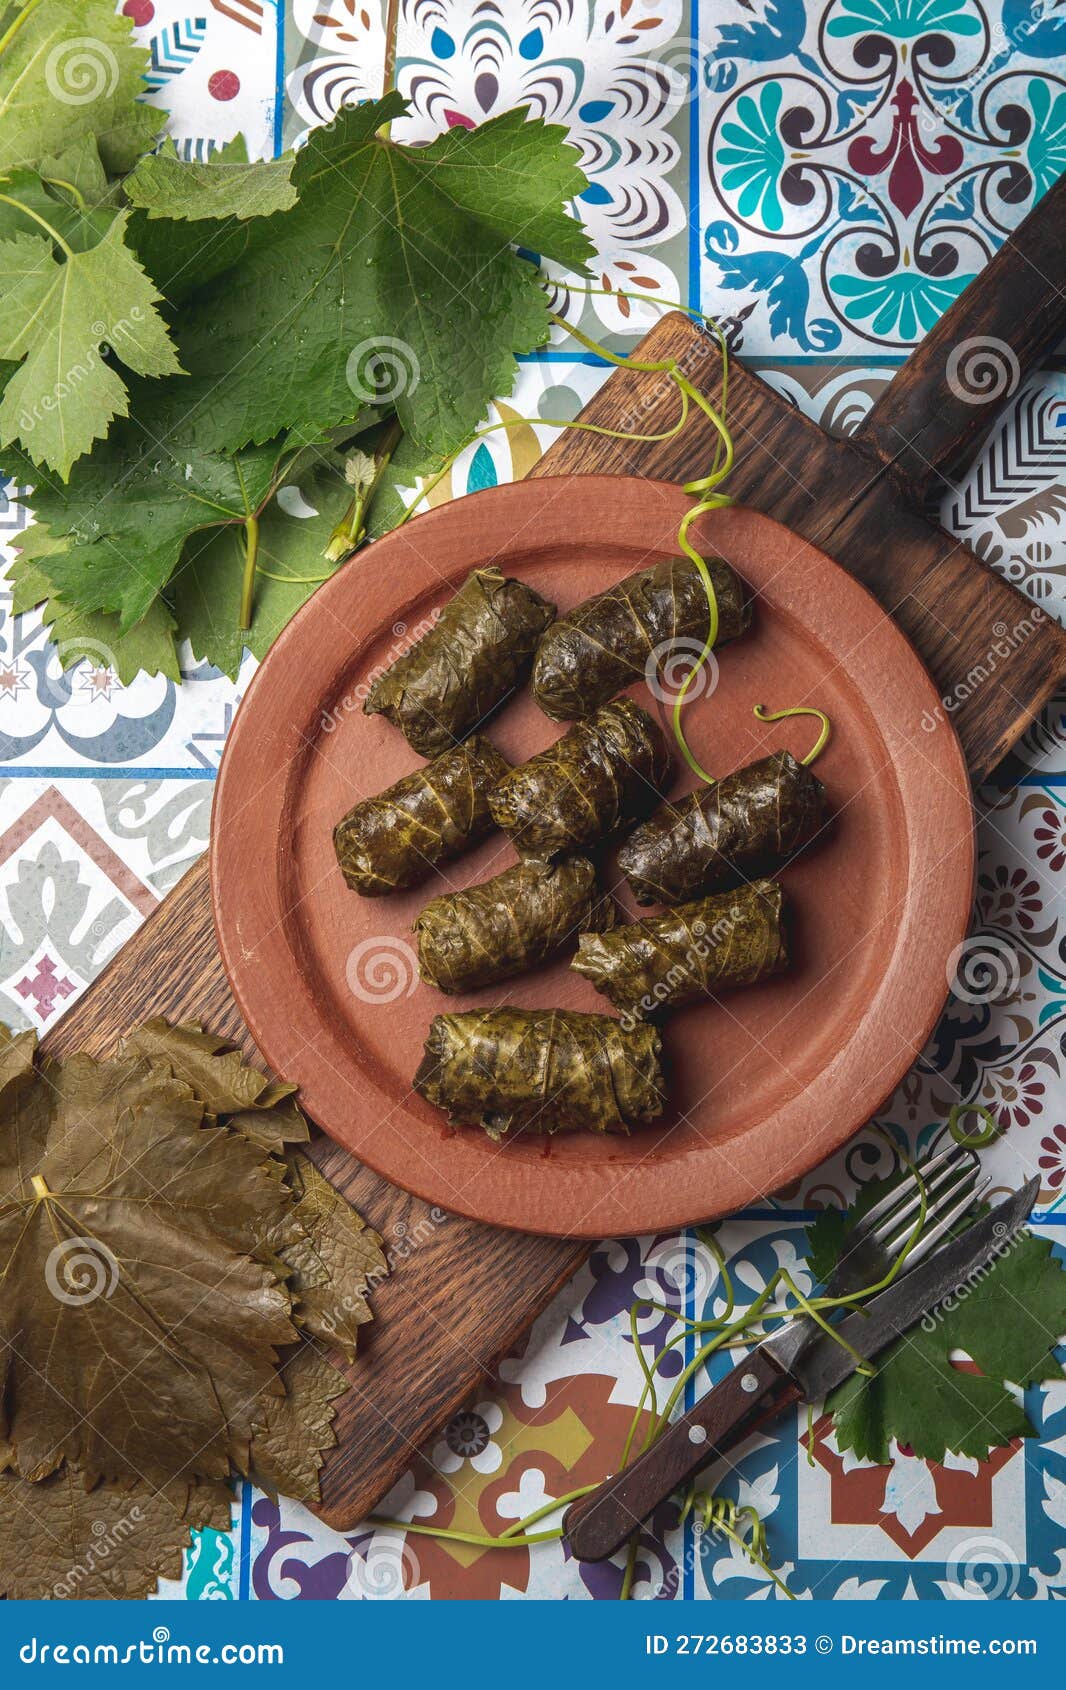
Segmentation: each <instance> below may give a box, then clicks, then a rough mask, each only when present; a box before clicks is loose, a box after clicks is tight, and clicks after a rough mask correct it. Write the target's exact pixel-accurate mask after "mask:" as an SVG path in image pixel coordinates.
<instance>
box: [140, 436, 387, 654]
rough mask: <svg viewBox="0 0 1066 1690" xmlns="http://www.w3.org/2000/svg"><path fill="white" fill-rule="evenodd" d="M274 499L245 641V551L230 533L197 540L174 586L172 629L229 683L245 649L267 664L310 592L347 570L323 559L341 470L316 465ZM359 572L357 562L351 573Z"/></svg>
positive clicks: (339, 502)
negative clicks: (241, 626) (174, 622)
mask: <svg viewBox="0 0 1066 1690" xmlns="http://www.w3.org/2000/svg"><path fill="white" fill-rule="evenodd" d="M279 492H280V494H281V503H279V501H278V499H277V497H275V498H274V499H272V500H271V502H270V504H269V505H268V506H267V508H266V510H265V511H264V512H263V514H262V515H261V516H260V518H259V571H258V574H257V576H256V584H255V597H254V600H253V608H252V625H251V628H250V629H249V630H248V631H247V632H246V633H241V632H240V631H239V627H238V624H239V620H240V602H241V581H242V577H243V574H244V548H243V544H242V543H241V540H240V538H239V536H237V535H236V534H235V533H233V532H230V531H226V530H222V531H220V532H216V533H214V534H206V535H197V536H195V537H194V539H193V540H192V542H191V543H190V545H189V547H188V550H187V554H186V557H185V559H184V561H183V563H182V566H181V568H180V570H179V571H178V574H177V576H176V577H175V579H174V583H173V601H174V610H175V615H176V616H177V619H178V626H179V628H180V629H181V632H182V634H183V635H184V637H185V638H186V639H188V640H189V642H190V644H191V645H192V649H193V653H194V655H195V656H196V657H198V658H204V659H206V660H207V661H208V662H209V663H213V664H215V666H216V667H217V668H219V669H221V670H222V671H223V672H224V673H225V674H227V675H229V676H230V677H231V678H232V679H234V680H235V679H236V678H237V672H238V670H239V669H240V666H241V660H242V658H243V656H244V652H245V649H247V650H249V651H251V652H253V653H254V654H255V656H256V657H265V655H266V653H267V651H268V649H269V648H270V646H271V645H273V643H274V641H275V640H276V639H277V637H278V635H279V634H280V632H281V630H282V628H284V626H285V624H286V622H288V621H289V619H290V617H292V616H293V615H295V613H296V611H297V610H299V608H300V606H301V605H302V604H303V603H304V601H305V600H306V599H309V598H310V597H311V594H312V593H313V592H314V591H315V588H316V587H317V586H319V585H320V584H321V582H322V581H323V580H325V579H326V578H327V577H328V576H329V575H331V574H333V573H335V571H336V569H337V568H340V567H347V566H345V565H336V564H335V565H333V566H332V567H331V566H330V565H329V564H328V563H327V562H326V561H325V559H324V557H323V555H322V554H323V550H324V547H325V545H326V542H327V541H328V539H329V536H330V533H331V532H332V530H333V528H334V526H335V525H336V523H338V522H339V521H340V520H341V518H342V516H343V515H344V512H345V510H346V509H347V506H348V502H349V499H350V496H351V488H350V487H349V486H348V484H347V482H346V481H345V479H344V475H343V472H342V470H341V469H340V467H339V466H334V465H333V464H332V463H331V462H329V461H323V462H320V463H319V464H318V465H317V466H316V469H315V470H314V471H313V472H308V473H305V474H303V475H301V476H299V477H298V478H296V479H295V480H289V481H288V482H287V483H286V484H285V486H283V487H282V488H280V489H279ZM360 566H361V559H360V558H359V557H356V558H355V559H354V560H353V562H352V565H351V567H352V568H356V569H358V568H359V567H360ZM279 577H283V579H279Z"/></svg>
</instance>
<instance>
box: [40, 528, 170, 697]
mask: <svg viewBox="0 0 1066 1690" xmlns="http://www.w3.org/2000/svg"><path fill="white" fill-rule="evenodd" d="M7 578H8V584H9V585H10V587H11V600H12V609H13V611H14V613H15V615H16V616H17V615H19V614H21V613H22V612H24V611H27V610H34V609H36V607H37V606H38V605H40V606H41V607H42V610H41V620H42V622H43V623H44V626H45V628H46V629H47V630H48V637H49V639H50V640H51V641H52V644H53V645H54V646H55V648H56V655H57V656H58V658H59V663H60V667H61V668H63V669H72V668H73V667H74V666H75V664H77V663H83V662H88V663H90V664H93V665H95V666H97V667H99V666H101V665H106V667H107V668H109V669H113V670H114V672H115V674H116V675H117V676H118V678H119V680H120V681H121V682H122V684H123V686H129V684H130V682H131V681H134V680H136V678H137V676H138V675H139V674H140V673H141V671H142V669H143V670H145V671H146V672H147V673H148V674H149V675H160V674H161V675H166V676H167V677H168V679H169V680H172V681H180V680H181V669H180V666H179V664H178V654H177V651H176V650H175V646H174V627H175V623H174V617H173V615H172V614H171V612H170V610H169V609H168V608H167V606H166V605H165V604H164V603H163V601H162V599H159V598H157V599H153V601H152V603H151V604H150V605H149V607H148V610H147V612H146V613H145V615H144V616H143V617H142V618H141V620H140V622H138V623H137V624H136V626H135V627H133V628H131V629H130V630H129V632H128V633H125V634H123V633H120V631H119V625H118V617H117V616H109V615H108V614H107V613H106V612H105V611H100V610H75V609H72V607H71V606H70V605H68V604H64V602H63V600H62V599H60V598H58V597H57V596H56V595H55V593H54V592H53V590H52V583H51V581H50V579H49V577H48V573H47V566H46V565H42V564H39V563H37V562H35V561H34V559H33V558H30V557H26V556H25V555H24V554H21V555H19V556H18V557H16V558H15V560H14V562H13V563H12V564H11V565H10V566H9V568H8V575H7Z"/></svg>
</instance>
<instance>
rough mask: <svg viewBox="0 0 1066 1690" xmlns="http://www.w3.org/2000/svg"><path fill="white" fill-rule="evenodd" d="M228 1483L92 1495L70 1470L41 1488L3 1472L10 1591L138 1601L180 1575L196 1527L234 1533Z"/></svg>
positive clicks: (1, 1585)
mask: <svg viewBox="0 0 1066 1690" xmlns="http://www.w3.org/2000/svg"><path fill="white" fill-rule="evenodd" d="M232 1502H233V1497H232V1494H231V1492H230V1490H229V1488H228V1486H226V1485H224V1484H221V1483H210V1484H194V1485H186V1484H183V1483H181V1482H176V1483H173V1484H171V1485H168V1486H166V1487H165V1488H164V1489H163V1490H156V1489H154V1488H152V1487H150V1486H147V1485H133V1486H130V1485H125V1484H113V1483H108V1482H106V1481H103V1482H101V1483H100V1484H98V1485H95V1486H94V1487H93V1488H92V1489H91V1490H90V1489H86V1485H85V1480H84V1476H83V1475H82V1474H81V1473H79V1472H77V1471H76V1470H75V1469H74V1468H72V1467H68V1466H64V1467H62V1468H61V1469H60V1470H59V1472H58V1473H53V1474H51V1475H50V1477H49V1478H47V1479H42V1480H41V1481H40V1482H39V1483H37V1484H30V1483H29V1482H28V1481H27V1480H26V1479H21V1478H19V1476H18V1474H17V1473H5V1474H3V1476H0V1594H2V1595H4V1596H7V1597H11V1598H14V1599H15V1600H16V1601H40V1600H42V1599H47V1598H52V1599H55V1600H64V1599H70V1598H77V1599H81V1600H94V1599H95V1600H98V1601H99V1600H106V1599H111V1600H117V1601H130V1600H133V1599H135V1598H137V1597H142V1596H147V1595H148V1594H149V1592H150V1591H152V1590H154V1589H155V1587H156V1584H157V1582H158V1580H159V1579H160V1578H180V1577H181V1572H182V1565H183V1556H184V1551H185V1549H186V1547H187V1545H188V1542H189V1533H190V1530H191V1529H192V1528H193V1527H204V1526H212V1527H213V1528H214V1529H215V1530H216V1531H228V1530H229V1529H230V1525H231V1505H232Z"/></svg>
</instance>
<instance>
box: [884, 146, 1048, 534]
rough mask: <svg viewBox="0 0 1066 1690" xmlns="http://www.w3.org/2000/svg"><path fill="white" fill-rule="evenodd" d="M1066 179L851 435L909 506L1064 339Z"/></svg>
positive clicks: (979, 436) (962, 458) (939, 482)
mask: <svg viewBox="0 0 1066 1690" xmlns="http://www.w3.org/2000/svg"><path fill="white" fill-rule="evenodd" d="M1064 273H1066V176H1060V178H1059V180H1058V181H1057V182H1056V183H1055V185H1054V187H1052V188H1051V189H1050V190H1049V191H1048V192H1047V193H1046V194H1045V195H1044V197H1043V199H1042V200H1040V201H1039V202H1038V204H1037V205H1035V206H1034V207H1033V209H1032V211H1031V212H1030V213H1029V215H1028V217H1026V219H1025V221H1024V222H1023V223H1021V224H1020V225H1019V226H1018V228H1017V229H1016V230H1015V231H1014V233H1013V234H1012V235H1011V236H1010V238H1009V239H1008V240H1007V241H1005V242H1004V244H1003V246H1001V247H1000V249H999V251H998V252H997V253H996V255H995V257H994V258H993V259H992V260H991V261H990V263H988V264H987V265H986V266H985V268H984V269H983V270H982V271H981V272H980V274H979V275H978V276H976V277H975V278H974V280H973V281H972V282H971V283H970V285H969V287H967V288H966V289H965V290H964V292H963V293H961V294H960V295H959V297H958V299H957V300H956V301H955V304H954V305H953V306H952V307H951V309H950V310H949V311H946V312H945V313H944V315H943V316H942V317H941V319H940V321H939V322H938V323H937V324H936V327H935V328H933V329H930V331H929V333H928V334H927V335H926V337H925V339H924V340H923V341H922V343H921V345H920V346H919V347H918V348H917V350H916V351H915V352H912V354H911V356H910V357H909V358H908V359H907V362H906V363H905V364H904V365H903V367H902V369H901V370H900V371H899V374H898V375H897V376H896V377H895V378H894V379H893V380H892V381H891V382H890V383H889V385H888V387H887V388H886V389H885V391H884V393H883V394H882V395H881V397H880V399H878V401H877V403H876V404H875V405H874V406H873V409H872V410H871V411H870V413H869V415H868V417H867V418H866V420H865V422H864V423H863V425H862V427H861V428H860V429H859V431H858V433H857V434H856V435H855V436H854V437H853V438H854V439H855V441H856V443H857V444H858V445H860V446H861V447H862V448H863V449H864V450H866V451H868V452H869V453H870V454H872V456H874V457H875V458H876V459H877V460H878V462H879V463H880V464H882V465H886V464H891V465H892V466H893V468H894V471H895V473H896V474H897V475H898V476H899V477H900V478H901V479H902V480H903V481H904V483H905V485H906V487H907V489H908V491H909V493H910V495H911V497H912V498H913V499H914V500H915V502H917V503H919V504H921V503H924V502H925V500H926V498H927V497H929V496H930V495H932V494H934V493H935V492H936V490H937V488H938V486H943V484H944V482H945V480H947V479H949V478H950V477H951V475H952V474H955V475H957V474H958V472H959V470H960V469H961V468H963V467H965V465H966V464H967V463H968V462H969V460H970V459H971V458H972V457H973V455H974V452H975V450H976V448H977V446H978V445H979V444H980V442H981V441H982V440H983V439H984V437H985V435H986V434H988V432H989V431H990V429H991V428H992V427H993V425H994V423H995V421H996V418H997V416H998V414H999V412H1000V411H1001V410H1002V409H1003V407H1004V405H1006V404H1007V403H1008V401H1009V399H1010V396H1011V394H1013V393H1015V392H1017V390H1018V388H1019V387H1020V386H1021V384H1022V382H1023V381H1024V379H1025V376H1026V374H1027V373H1028V372H1029V371H1030V370H1031V369H1032V368H1033V367H1034V366H1035V365H1036V364H1037V363H1038V361H1039V359H1040V358H1041V357H1042V355H1043V354H1044V353H1045V352H1046V351H1047V349H1048V347H1049V346H1052V345H1054V344H1055V342H1056V341H1057V340H1059V339H1061V338H1062V336H1063V335H1066V290H1064V287H1063V278H1064Z"/></svg>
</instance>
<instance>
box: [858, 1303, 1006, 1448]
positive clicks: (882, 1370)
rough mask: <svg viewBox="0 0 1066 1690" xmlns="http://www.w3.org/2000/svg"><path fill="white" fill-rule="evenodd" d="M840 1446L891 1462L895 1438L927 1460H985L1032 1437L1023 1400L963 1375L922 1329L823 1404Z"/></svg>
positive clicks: (979, 1376)
mask: <svg viewBox="0 0 1066 1690" xmlns="http://www.w3.org/2000/svg"><path fill="white" fill-rule="evenodd" d="M826 1407H827V1408H828V1409H830V1410H831V1412H832V1415H833V1424H834V1427H835V1430H836V1442H837V1448H838V1449H839V1450H840V1451H841V1452H844V1451H845V1450H853V1451H854V1452H855V1454H856V1455H858V1456H860V1457H862V1458H864V1459H865V1460H868V1461H877V1462H882V1463H884V1462H887V1461H888V1460H889V1459H890V1455H891V1449H890V1446H891V1443H892V1440H893V1438H895V1439H896V1440H897V1442H899V1443H901V1444H906V1445H907V1446H908V1448H910V1449H911V1450H913V1452H914V1454H915V1455H917V1456H920V1457H922V1458H923V1459H924V1460H926V1461H943V1459H944V1457H945V1455H947V1454H948V1453H949V1452H950V1453H952V1454H954V1455H969V1456H974V1457H976V1458H977V1459H978V1460H979V1461H984V1460H987V1458H988V1453H989V1451H990V1450H992V1449H998V1448H999V1447H1000V1446H1001V1445H1003V1444H1008V1443H1010V1441H1011V1439H1012V1438H1031V1437H1032V1436H1033V1428H1032V1426H1031V1425H1030V1423H1029V1419H1028V1416H1027V1415H1026V1413H1025V1411H1024V1409H1023V1408H1021V1406H1020V1405H1019V1404H1018V1403H1017V1402H1016V1401H1015V1399H1014V1398H1013V1397H1012V1396H1011V1395H1010V1392H1009V1391H1007V1390H1005V1389H1004V1387H1003V1385H1002V1384H1001V1383H1000V1382H999V1381H998V1380H996V1379H988V1378H986V1377H985V1376H984V1374H980V1373H976V1374H975V1373H964V1372H963V1371H962V1369H961V1368H957V1367H953V1366H952V1365H951V1363H950V1362H949V1361H948V1359H947V1347H946V1346H945V1344H944V1342H943V1340H942V1338H941V1337H940V1336H939V1335H938V1334H937V1333H929V1332H923V1331H922V1329H921V1328H920V1327H919V1328H917V1329H916V1330H915V1331H914V1332H911V1333H908V1334H907V1336H906V1337H904V1338H901V1339H900V1340H899V1342H898V1343H897V1344H895V1345H893V1347H892V1349H891V1350H889V1351H887V1353H886V1354H885V1355H883V1356H881V1357H880V1359H879V1361H878V1364H877V1375H876V1377H875V1378H873V1379H860V1378H859V1376H858V1375H857V1374H852V1376H851V1378H850V1379H847V1380H845V1382H844V1384H843V1385H841V1386H839V1387H838V1388H837V1390H835V1391H834V1392H833V1393H832V1395H831V1396H830V1397H829V1398H828V1400H827V1402H826Z"/></svg>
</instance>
